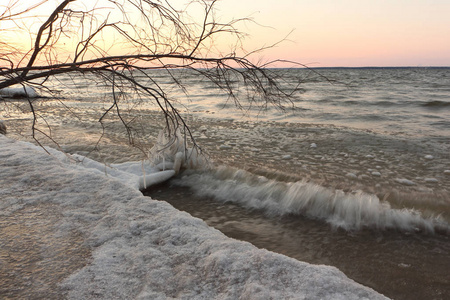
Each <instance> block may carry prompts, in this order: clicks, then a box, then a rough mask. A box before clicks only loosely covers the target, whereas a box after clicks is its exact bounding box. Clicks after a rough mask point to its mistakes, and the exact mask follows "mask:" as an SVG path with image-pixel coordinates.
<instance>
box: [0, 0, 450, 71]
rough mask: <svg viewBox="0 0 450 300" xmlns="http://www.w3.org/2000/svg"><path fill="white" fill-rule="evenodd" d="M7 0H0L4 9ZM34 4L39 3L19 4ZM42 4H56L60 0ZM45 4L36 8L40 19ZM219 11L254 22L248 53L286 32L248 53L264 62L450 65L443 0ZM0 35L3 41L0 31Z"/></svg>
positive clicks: (260, 1)
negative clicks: (257, 51)
mask: <svg viewBox="0 0 450 300" xmlns="http://www.w3.org/2000/svg"><path fill="white" fill-rule="evenodd" d="M101 1H103V0H99V2H97V1H87V2H85V1H84V0H82V1H79V2H77V3H81V4H83V3H90V4H92V3H97V4H96V5H100V4H98V3H100V2H101ZM173 1H175V0H173ZM173 1H172V2H170V3H177V2H173ZM8 2H9V0H0V4H2V5H3V6H4V5H6V3H8ZM32 2H40V0H32V1H30V2H26V1H25V2H21V3H22V4H27V5H30V3H32ZM48 3H50V6H49V7H55V5H57V4H58V3H60V1H56V0H50V1H49V2H48ZM55 3H56V4H55ZM49 7H46V6H42V7H40V8H39V10H36V11H38V12H39V13H40V14H41V16H46V15H48V14H49V13H50V11H49V9H51V8H49ZM217 10H218V11H217V14H216V15H217V17H218V18H219V19H220V20H223V21H228V20H230V19H232V18H245V17H251V18H252V19H253V20H254V21H255V22H256V23H258V24H260V25H256V24H254V23H251V22H246V23H244V24H241V27H239V29H240V30H242V31H244V32H246V33H248V34H249V35H248V37H247V38H246V39H245V40H244V46H245V49H247V50H253V49H257V48H260V47H264V46H269V45H272V44H274V43H277V42H279V41H280V40H283V38H284V37H286V36H287V39H286V41H284V42H282V43H280V44H278V45H277V46H276V47H274V48H271V49H268V50H266V51H265V52H264V53H262V54H258V55H257V56H255V57H254V58H255V59H261V60H262V61H270V60H273V59H287V60H294V61H297V62H300V63H303V64H305V65H308V66H309V67H334V66H344V67H362V66H450V1H449V0H277V1H273V0H222V1H219V3H218V4H217ZM14 26H15V25H14ZM0 29H2V28H1V27H0ZM289 33H290V34H289ZM28 37H29V36H25V39H23V38H17V36H14V35H10V36H9V40H16V41H21V40H24V43H26V45H27V47H29V46H30V45H31V42H30V40H29V38H28ZM1 38H2V41H6V43H8V42H9V40H8V36H7V33H6V31H4V32H2V37H1ZM28 49H29V48H28ZM224 51H226V50H224Z"/></svg>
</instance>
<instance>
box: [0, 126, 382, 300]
mask: <svg viewBox="0 0 450 300" xmlns="http://www.w3.org/2000/svg"><path fill="white" fill-rule="evenodd" d="M99 167H100V166H99V165H96V163H95V162H94V161H88V160H85V163H84V164H80V163H74V162H73V158H68V157H67V155H65V154H62V153H61V152H58V151H56V150H52V151H51V155H48V154H47V153H46V152H45V151H44V150H43V149H41V148H38V147H36V146H34V145H32V144H30V143H24V142H18V141H14V140H11V139H8V138H6V137H4V136H1V135H0V169H1V172H0V186H1V187H2V188H1V189H0V212H1V213H2V214H13V213H14V211H16V210H18V209H20V208H21V207H23V206H26V205H31V204H32V205H36V206H38V205H41V204H42V205H43V204H46V203H49V204H52V205H57V206H58V207H59V208H60V209H61V212H62V214H61V220H60V222H58V223H57V224H55V226H54V230H55V234H64V233H65V232H67V231H70V230H71V228H77V230H80V231H81V232H82V235H83V238H84V239H85V242H86V244H87V245H88V246H89V247H90V248H91V250H92V259H91V261H90V263H89V264H88V265H86V266H85V267H83V268H82V269H80V270H79V271H77V272H75V273H73V274H70V276H68V277H66V278H65V279H64V280H63V282H62V283H61V285H60V286H61V287H62V288H63V289H64V291H65V292H66V293H67V295H66V296H67V298H68V299H175V298H176V299H178V298H181V299H386V298H385V297H384V296H382V295H380V294H378V293H376V292H375V291H373V290H372V289H370V288H367V287H364V286H362V285H360V284H358V283H356V282H354V281H353V280H351V279H349V278H347V277H346V276H345V275H344V274H343V273H342V272H340V271H339V270H338V269H336V268H334V267H330V266H323V265H321V266H316V265H311V264H308V263H304V262H300V261H297V260H294V259H291V258H288V257H285V256H283V255H279V254H275V253H272V252H269V251H267V250H262V249H258V248H256V247H254V246H253V245H251V244H249V243H246V242H240V241H236V240H233V239H230V238H227V237H226V236H224V235H223V234H222V233H220V232H219V231H217V230H215V229H213V228H210V227H208V226H207V225H206V223H204V222H203V221H202V220H200V219H197V218H193V217H192V216H190V215H189V214H187V213H184V212H180V211H178V210H176V209H175V208H173V207H172V206H170V205H169V204H168V203H166V202H160V201H156V200H152V199H151V198H149V197H144V196H142V194H141V193H140V192H139V191H138V190H137V185H136V184H135V183H133V184H130V182H132V181H126V180H125V179H124V178H123V177H121V176H123V175H124V174H126V173H127V174H131V173H128V172H125V171H124V170H125V169H127V170H128V171H130V170H137V169H138V168H137V166H136V165H126V164H125V165H122V167H123V168H122V169H121V170H120V169H118V168H111V170H112V171H111V172H110V173H108V171H110V170H108V169H107V168H109V167H107V168H106V169H107V171H106V172H104V171H105V166H103V170H101V168H100V169H99ZM116 167H117V166H116ZM125 167H126V168H125ZM141 169H142V167H141ZM114 172H115V173H114ZM111 174H114V175H115V176H112V175H111ZM49 267H51V266H49Z"/></svg>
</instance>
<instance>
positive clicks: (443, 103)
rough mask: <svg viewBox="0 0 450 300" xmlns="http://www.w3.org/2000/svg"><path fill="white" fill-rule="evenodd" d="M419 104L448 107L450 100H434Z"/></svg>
mask: <svg viewBox="0 0 450 300" xmlns="http://www.w3.org/2000/svg"><path fill="white" fill-rule="evenodd" d="M421 106H424V107H432V108H440V107H450V102H445V101H439V100H434V101H427V102H423V103H422V104H421Z"/></svg>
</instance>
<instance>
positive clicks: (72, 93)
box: [0, 68, 450, 299]
mask: <svg viewBox="0 0 450 300" xmlns="http://www.w3.org/2000/svg"><path fill="white" fill-rule="evenodd" d="M318 71H319V72H320V75H318V74H317V73H316V71H312V70H273V72H275V74H277V75H281V74H283V75H284V76H285V77H284V78H285V82H286V84H288V83H296V82H295V81H296V80H298V75H300V77H301V78H302V80H304V83H303V84H302V85H301V87H302V88H303V91H302V93H301V94H300V95H299V96H298V97H297V98H295V99H294V100H293V102H294V104H295V109H291V108H287V109H286V110H285V111H284V112H280V111H279V110H276V109H274V108H271V107H269V108H267V109H265V110H264V111H260V110H259V109H256V108H249V107H248V108H246V107H244V115H245V116H243V114H242V112H239V111H237V110H236V109H235V108H234V106H233V104H232V103H229V102H228V101H227V98H226V97H225V96H224V95H223V94H221V93H220V92H218V91H217V90H216V89H214V88H213V86H212V85H211V84H209V83H206V82H204V81H201V80H199V78H198V77H196V76H192V74H191V73H189V72H187V71H176V72H179V74H178V75H180V77H181V80H182V82H183V84H185V85H186V86H188V87H189V91H190V92H189V93H188V94H187V95H185V94H183V93H181V92H180V91H179V90H177V89H176V88H175V87H174V85H173V82H172V81H171V80H170V78H169V77H167V76H166V75H164V73H155V76H154V78H155V80H157V81H158V82H159V84H160V85H161V86H162V87H165V88H166V89H167V91H168V92H170V96H171V97H179V99H181V100H180V102H179V107H180V109H182V110H183V111H184V114H185V116H186V118H187V121H188V124H189V125H190V126H191V129H192V132H193V134H194V136H195V137H196V140H197V142H198V144H199V145H200V146H201V147H202V149H203V150H204V151H205V153H207V154H208V155H209V157H210V159H211V160H212V161H213V166H214V168H213V170H214V169H216V168H217V166H219V165H225V166H226V167H225V168H230V169H233V170H236V169H237V170H241V171H244V172H247V173H248V174H249V176H250V177H254V178H260V177H261V176H262V177H263V178H265V179H264V180H268V181H271V182H273V184H274V185H276V186H280V185H281V186H285V185H286V186H287V185H292V184H299V182H307V183H308V184H309V183H311V184H315V185H317V186H318V187H320V188H319V190H320V191H322V192H323V193H322V194H327V195H334V194H333V193H335V192H336V191H337V190H339V191H342V193H344V194H346V195H350V196H346V197H347V198H345V199H353V198H352V196H351V195H354V194H358V193H364V194H367V195H370V197H368V198H367V199H375V202H377V201H378V202H377V203H381V204H380V206H376V207H375V208H374V209H372V211H377V210H378V208H379V207H385V206H384V204H383V203H385V204H388V205H389V207H390V209H391V210H392V211H412V213H410V214H411V216H413V217H414V215H415V214H417V215H419V216H420V218H421V220H422V219H423V220H438V221H437V223H433V224H437V225H436V226H435V225H433V226H435V227H434V228H433V230H431V232H430V231H429V230H427V229H426V228H425V227H424V226H421V225H417V224H413V225H411V226H410V227H408V228H407V229H405V228H403V227H401V226H396V227H395V226H394V227H389V226H385V225H386V223H384V224H383V223H381V224H379V223H376V224H379V225H375V226H373V225H370V226H369V225H364V226H362V227H361V228H359V229H360V230H355V228H352V227H351V226H350V227H348V228H347V229H349V228H350V230H347V231H346V230H343V229H342V228H346V226H335V225H330V223H331V222H328V221H327V218H321V217H320V213H319V214H318V215H317V214H316V215H311V214H308V213H306V214H305V213H304V212H303V211H301V210H299V211H298V212H296V211H291V213H285V214H281V215H276V214H275V215H274V214H273V213H271V212H270V210H264V209H262V208H261V207H258V206H257V205H256V206H252V205H249V204H250V202H252V203H256V204H258V202H257V201H259V200H260V199H257V198H258V197H253V198H252V199H250V198H249V199H247V198H244V197H239V196H238V197H237V199H236V196H235V198H233V197H229V198H226V197H225V198H223V197H222V198H221V197H217V196H218V195H219V193H218V192H217V193H216V192H215V191H212V192H211V193H210V195H207V196H205V193H204V192H205V191H204V190H203V191H202V189H201V181H198V180H197V181H196V180H193V181H194V184H187V183H188V182H189V181H188V180H184V183H185V185H187V186H189V188H182V187H180V186H179V185H177V186H175V185H173V186H171V187H170V188H167V186H166V187H165V188H161V189H157V190H153V191H149V194H150V195H151V196H152V197H154V198H156V199H162V200H166V201H168V202H170V203H172V204H173V205H174V206H176V207H178V208H179V209H182V210H186V211H188V212H189V213H191V214H192V215H194V216H197V217H199V218H202V219H204V220H206V222H207V223H208V224H210V225H211V226H214V227H216V228H218V229H220V230H222V231H223V232H225V233H226V234H228V235H230V236H231V237H234V238H239V239H244V240H248V241H250V242H252V243H254V244H255V245H257V246H259V247H263V248H267V249H269V250H273V251H276V252H279V253H283V254H286V255H288V256H291V257H294V258H297V259H300V260H305V261H309V262H313V263H323V264H330V265H335V266H337V267H339V268H340V269H341V270H342V271H344V272H345V273H346V274H347V275H348V276H349V277H351V278H353V279H355V280H356V281H358V282H361V283H363V284H365V285H368V286H370V287H373V288H374V289H376V290H377V291H379V292H381V293H385V294H386V295H388V296H391V297H394V298H395V299H445V297H446V295H448V294H449V293H450V288H449V287H450V281H449V279H448V276H447V275H448V266H450V242H449V232H448V224H449V220H450V176H449V171H448V170H450V104H449V103H450V69H449V68H430V69H428V68H386V69H320V70H318ZM323 76H325V77H326V79H325V78H324V77H323ZM72 83H75V86H76V87H74V86H73V85H71V84H72ZM54 88H55V89H61V90H62V91H63V92H64V93H63V94H64V96H65V98H61V99H55V98H49V99H39V100H37V101H36V102H35V103H36V108H37V111H38V112H39V114H40V115H41V116H43V117H45V120H46V123H40V125H41V126H42V128H46V126H47V125H50V126H51V128H52V131H51V133H52V137H53V138H54V140H56V141H58V143H59V146H61V147H62V149H64V150H66V151H68V152H70V153H79V154H83V155H88V156H90V157H91V158H94V159H97V160H99V161H101V162H105V163H113V162H123V161H131V160H140V159H144V158H145V154H146V153H147V152H146V151H147V150H148V149H150V147H151V146H152V145H153V143H154V141H155V140H156V137H157V134H158V132H159V130H160V129H161V126H162V123H161V116H160V115H159V114H158V113H157V112H156V107H155V105H154V104H152V103H149V102H146V101H143V102H142V99H141V100H131V101H129V102H124V103H123V104H122V105H123V106H122V107H123V111H122V112H123V116H124V117H129V119H130V120H131V119H132V120H133V122H132V123H130V124H132V125H133V126H134V127H135V128H136V129H137V135H136V143H137V145H138V146H139V147H138V148H134V149H130V148H129V147H127V145H126V144H127V141H128V140H127V138H126V131H125V130H124V128H123V126H122V124H121V123H120V122H119V121H118V120H117V119H115V120H114V119H113V118H110V119H107V122H105V124H104V125H105V129H106V131H105V132H103V131H102V127H101V126H100V125H99V124H98V123H97V122H96V120H98V119H99V118H100V117H101V115H102V112H101V111H99V109H104V108H107V107H108V106H109V105H110V102H109V101H110V98H108V95H110V93H111V91H110V90H109V89H108V88H107V86H104V84H103V83H102V82H98V83H96V82H95V81H93V80H91V78H85V77H75V78H67V77H66V78H61V80H60V81H59V82H54ZM61 101H64V105H62V104H61ZM138 104H139V105H138ZM0 105H2V106H0V111H1V112H2V115H1V116H0V118H2V119H3V120H5V123H6V125H7V126H8V130H9V134H10V135H11V136H13V137H18V138H21V139H29V131H28V130H29V126H30V120H31V114H30V112H29V111H28V110H27V103H26V102H24V101H23V100H14V99H13V100H8V103H7V105H5V103H3V102H1V101H0ZM68 108H69V109H68ZM100 137H102V139H101V141H100V142H99V143H97V142H98V141H99V138H100ZM44 143H45V144H52V145H53V146H55V144H54V143H53V142H52V141H49V140H45V139H44ZM141 150H142V151H141ZM200 174H201V175H205V174H206V173H203V174H202V173H200ZM186 175H189V174H187V173H185V176H186ZM191 175H192V174H191ZM220 180H223V183H224V184H221V182H220ZM227 180H228V181H229V180H236V186H239V184H242V183H245V182H241V181H239V180H237V179H236V178H231V177H228V178H221V179H220V178H219V181H217V182H218V183H217V186H218V187H219V188H220V187H221V186H222V187H223V186H226V185H225V182H226V181H227ZM181 182H183V180H181ZM175 183H176V181H173V182H172V184H175ZM256 189H257V190H258V188H256ZM194 191H196V193H194ZM202 192H203V194H202ZM215 193H216V194H215ZM259 193H262V194H265V193H266V194H267V191H266V192H265V190H264V189H263V188H259ZM339 193H341V192H339ZM229 194H230V196H231V194H232V193H229ZM256 194H258V193H255V195H256ZM200 195H202V196H200ZM235 195H238V194H235ZM263 198H264V197H263ZM294 198H295V197H294ZM319 198H320V197H319ZM288 199H291V198H288ZM358 199H360V198H358ZM363 199H366V198H364V197H363ZM303 200H305V199H303V198H302V199H300V200H298V202H299V203H301V202H302V201H303ZM327 201H328V200H326V199H325V201H324V202H323V203H327ZM358 201H359V200H358ZM275 203H276V201H275ZM272 205H273V204H272ZM255 208H257V209H256V210H255ZM351 212H352V214H353V213H355V212H356V210H352V211H351ZM352 216H353V215H352ZM357 216H358V215H357ZM359 216H361V215H359ZM352 218H353V217H352ZM350 219H351V218H350ZM327 222H328V223H327ZM345 222H346V221H345ZM345 222H344V223H345ZM420 222H421V221H420ZM432 222H434V221H432ZM399 224H402V222H399ZM442 224H443V225H442ZM433 232H434V234H433Z"/></svg>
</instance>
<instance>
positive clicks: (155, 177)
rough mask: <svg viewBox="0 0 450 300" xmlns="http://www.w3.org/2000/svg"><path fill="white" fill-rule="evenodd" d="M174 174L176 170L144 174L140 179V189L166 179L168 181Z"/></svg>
mask: <svg viewBox="0 0 450 300" xmlns="http://www.w3.org/2000/svg"><path fill="white" fill-rule="evenodd" d="M174 175H175V171H174V170H167V171H161V172H157V173H152V174H149V175H145V176H142V177H141V178H140V179H139V189H140V190H143V189H146V188H148V187H150V186H152V185H156V184H159V183H163V182H164V181H167V180H169V179H170V178H172V177H173V176H174Z"/></svg>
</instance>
